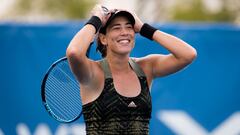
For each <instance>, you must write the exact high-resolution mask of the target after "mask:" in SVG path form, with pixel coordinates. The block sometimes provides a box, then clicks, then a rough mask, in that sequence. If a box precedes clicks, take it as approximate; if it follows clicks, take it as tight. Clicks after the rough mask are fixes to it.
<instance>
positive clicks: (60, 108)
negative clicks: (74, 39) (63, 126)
mask: <svg viewBox="0 0 240 135" xmlns="http://www.w3.org/2000/svg"><path fill="white" fill-rule="evenodd" d="M46 97H47V98H46V102H47V103H48V105H49V107H50V108H51V111H52V113H54V115H56V117H58V118H60V119H63V120H64V121H71V120H73V119H75V118H76V117H77V116H78V115H79V114H80V112H81V109H82V108H81V98H80V89H79V84H78V82H77V81H76V80H75V78H74V76H73V74H72V73H71V70H70V68H69V66H68V63H67V61H65V62H62V63H60V64H58V65H56V67H55V68H54V69H53V71H52V72H51V73H50V74H49V79H48V80H47V82H46Z"/></svg>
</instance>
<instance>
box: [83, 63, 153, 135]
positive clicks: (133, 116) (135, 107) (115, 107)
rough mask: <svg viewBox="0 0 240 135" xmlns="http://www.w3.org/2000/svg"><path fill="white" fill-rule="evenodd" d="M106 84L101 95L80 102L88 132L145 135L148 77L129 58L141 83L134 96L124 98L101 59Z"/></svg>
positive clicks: (92, 134) (148, 109)
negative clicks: (139, 90)
mask: <svg viewBox="0 0 240 135" xmlns="http://www.w3.org/2000/svg"><path fill="white" fill-rule="evenodd" d="M100 63H101V66H102V68H103V70H104V75H105V83H104V89H103V91H102V93H101V94H100V96H99V97H98V98H97V99H96V100H94V101H92V102H90V103H88V104H85V105H83V116H84V121H85V125H86V133H87V135H148V134H149V120H150V118H151V111H152V103H151V96H150V91H149V88H148V84H147V79H146V76H145V74H144V72H143V71H142V69H141V68H140V66H139V65H138V64H137V63H135V62H134V61H133V60H132V59H130V60H129V64H130V66H131V68H132V69H133V70H134V71H135V73H136V74H137V76H138V79H139V81H140V84H141V92H140V94H139V95H138V96H136V97H125V96H122V95H120V94H118V93H117V91H116V89H115V87H114V84H113V79H112V75H111V72H110V70H109V66H108V63H107V60H106V59H103V60H102V61H100Z"/></svg>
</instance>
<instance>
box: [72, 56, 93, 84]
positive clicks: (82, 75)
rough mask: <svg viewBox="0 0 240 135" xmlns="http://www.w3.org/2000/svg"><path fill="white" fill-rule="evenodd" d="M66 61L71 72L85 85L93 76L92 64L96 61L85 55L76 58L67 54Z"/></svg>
mask: <svg viewBox="0 0 240 135" xmlns="http://www.w3.org/2000/svg"><path fill="white" fill-rule="evenodd" d="M82 57H83V56H82ZM84 57H85V56H84ZM68 61H69V64H70V67H71V70H72V72H73V73H74V75H75V77H76V78H77V79H78V81H79V82H80V83H81V84H85V85H87V84H89V83H91V81H92V79H93V78H94V66H96V62H94V61H92V60H91V59H88V58H87V57H85V58H77V57H74V56H72V57H71V56H69V57H68Z"/></svg>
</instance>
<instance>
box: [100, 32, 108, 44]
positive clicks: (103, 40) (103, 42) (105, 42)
mask: <svg viewBox="0 0 240 135" xmlns="http://www.w3.org/2000/svg"><path fill="white" fill-rule="evenodd" d="M98 37H99V39H100V42H101V43H102V45H107V40H106V35H104V34H102V33H99V35H98Z"/></svg>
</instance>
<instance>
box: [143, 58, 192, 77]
mask: <svg viewBox="0 0 240 135" xmlns="http://www.w3.org/2000/svg"><path fill="white" fill-rule="evenodd" d="M145 59H147V62H148V63H149V64H148V65H149V66H151V69H152V76H153V78H156V77H163V76H166V75H169V74H173V73H176V72H177V71H179V70H181V69H183V68H184V67H186V66H187V65H188V64H190V63H191V62H189V61H183V60H179V59H177V58H176V57H174V55H172V54H168V55H162V54H152V55H148V56H146V58H145Z"/></svg>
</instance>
